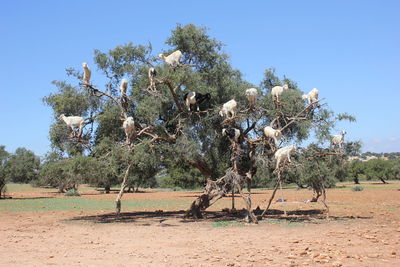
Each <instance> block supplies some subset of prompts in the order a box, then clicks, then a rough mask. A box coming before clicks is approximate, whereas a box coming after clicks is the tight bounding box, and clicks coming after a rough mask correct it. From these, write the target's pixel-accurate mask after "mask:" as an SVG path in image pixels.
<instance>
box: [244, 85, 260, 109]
mask: <svg viewBox="0 0 400 267" xmlns="http://www.w3.org/2000/svg"><path fill="white" fill-rule="evenodd" d="M245 94H246V97H247V100H248V101H249V104H250V107H254V106H255V105H256V101H257V96H258V91H257V89H256V88H249V89H246V93H245Z"/></svg>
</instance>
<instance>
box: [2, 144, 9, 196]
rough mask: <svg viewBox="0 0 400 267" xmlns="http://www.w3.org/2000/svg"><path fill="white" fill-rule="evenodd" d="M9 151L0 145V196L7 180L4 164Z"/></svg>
mask: <svg viewBox="0 0 400 267" xmlns="http://www.w3.org/2000/svg"><path fill="white" fill-rule="evenodd" d="M8 156H9V153H8V152H7V151H6V149H5V146H0V198H1V197H2V196H3V194H4V192H5V189H6V188H5V186H6V182H7V177H6V172H5V165H6V163H7V159H8Z"/></svg>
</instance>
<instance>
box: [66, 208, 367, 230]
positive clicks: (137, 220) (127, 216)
mask: <svg viewBox="0 0 400 267" xmlns="http://www.w3.org/2000/svg"><path fill="white" fill-rule="evenodd" d="M261 212H262V211H261V210H254V213H255V215H256V216H257V217H258V220H260V221H261V220H264V221H268V220H283V221H287V222H302V223H324V222H328V221H346V220H358V219H371V218H372V217H360V216H342V217H340V216H330V217H329V219H328V220H327V219H326V213H325V210H318V209H312V210H295V211H288V212H287V216H285V215H284V212H283V211H282V210H274V209H271V210H268V212H267V213H266V216H264V217H263V218H261V216H260V214H261ZM185 213H186V212H185V211H183V210H180V211H165V212H163V211H141V212H123V213H121V214H120V215H119V216H116V215H115V213H107V214H101V215H91V216H79V217H74V218H72V219H70V220H68V221H86V222H92V223H134V224H138V225H141V226H149V225H155V224H159V225H160V226H163V227H165V226H179V225H180V224H181V223H191V222H221V221H227V222H244V218H245V216H246V211H245V210H244V209H243V210H236V211H229V210H228V209H226V210H223V211H206V212H204V218H203V219H193V218H185V217H184V216H185Z"/></svg>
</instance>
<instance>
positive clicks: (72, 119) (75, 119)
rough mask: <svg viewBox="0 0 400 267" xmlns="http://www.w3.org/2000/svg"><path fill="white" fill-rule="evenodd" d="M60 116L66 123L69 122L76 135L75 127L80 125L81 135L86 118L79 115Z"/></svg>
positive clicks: (68, 124)
mask: <svg viewBox="0 0 400 267" xmlns="http://www.w3.org/2000/svg"><path fill="white" fill-rule="evenodd" d="M59 118H60V119H61V120H63V121H64V122H65V124H67V126H68V127H70V128H71V130H72V134H73V136H76V133H75V127H78V128H79V132H78V137H81V135H82V128H83V126H84V124H85V120H84V119H83V118H82V117H79V116H69V117H67V116H65V115H64V114H61V115H60V117H59Z"/></svg>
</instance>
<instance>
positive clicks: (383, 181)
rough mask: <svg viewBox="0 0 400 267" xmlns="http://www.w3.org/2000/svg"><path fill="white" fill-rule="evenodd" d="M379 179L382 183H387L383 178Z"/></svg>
mask: <svg viewBox="0 0 400 267" xmlns="http://www.w3.org/2000/svg"><path fill="white" fill-rule="evenodd" d="M379 179H380V180H381V181H382V183H384V184H387V182H386V181H385V180H384V179H383V178H379Z"/></svg>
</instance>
